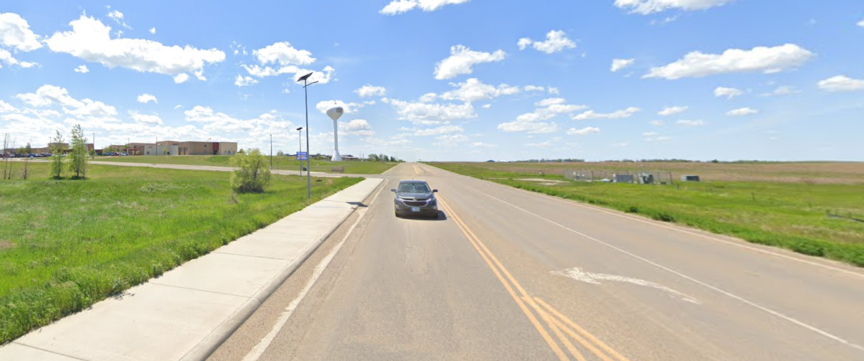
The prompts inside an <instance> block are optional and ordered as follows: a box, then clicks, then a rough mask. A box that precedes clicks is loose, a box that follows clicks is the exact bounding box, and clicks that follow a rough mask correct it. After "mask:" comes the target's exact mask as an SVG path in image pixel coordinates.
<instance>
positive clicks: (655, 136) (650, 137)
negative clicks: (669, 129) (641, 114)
mask: <svg viewBox="0 0 864 361" xmlns="http://www.w3.org/2000/svg"><path fill="white" fill-rule="evenodd" d="M670 139H672V137H669V136H664V135H660V133H657V132H645V133H642V140H644V141H646V142H663V141H667V140H670Z"/></svg>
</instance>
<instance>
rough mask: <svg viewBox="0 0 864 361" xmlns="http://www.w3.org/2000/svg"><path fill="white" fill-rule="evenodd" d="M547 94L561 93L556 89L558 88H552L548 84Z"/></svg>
mask: <svg viewBox="0 0 864 361" xmlns="http://www.w3.org/2000/svg"><path fill="white" fill-rule="evenodd" d="M549 94H552V95H558V94H561V92H560V91H559V90H558V88H553V87H551V86H550V87H549Z"/></svg>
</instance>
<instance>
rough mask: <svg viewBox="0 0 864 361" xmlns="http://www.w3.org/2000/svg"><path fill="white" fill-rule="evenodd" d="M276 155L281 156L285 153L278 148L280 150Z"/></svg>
mask: <svg viewBox="0 0 864 361" xmlns="http://www.w3.org/2000/svg"><path fill="white" fill-rule="evenodd" d="M276 155H277V156H279V157H281V156H283V155H285V153H282V151H281V150H280V151H278V152H276Z"/></svg>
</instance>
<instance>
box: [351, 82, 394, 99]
mask: <svg viewBox="0 0 864 361" xmlns="http://www.w3.org/2000/svg"><path fill="white" fill-rule="evenodd" d="M354 92H355V93H357V95H358V96H360V97H361V98H367V97H375V96H378V97H381V96H384V94H385V93H387V89H385V88H384V87H383V86H371V85H368V84H367V85H364V86H362V87H360V89H357V90H355V91H354Z"/></svg>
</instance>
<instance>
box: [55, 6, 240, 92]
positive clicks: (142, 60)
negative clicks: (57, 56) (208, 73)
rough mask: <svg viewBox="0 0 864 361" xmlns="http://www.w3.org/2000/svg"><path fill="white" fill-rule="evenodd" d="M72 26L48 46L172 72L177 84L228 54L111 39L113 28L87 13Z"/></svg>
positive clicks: (84, 56) (114, 62)
mask: <svg viewBox="0 0 864 361" xmlns="http://www.w3.org/2000/svg"><path fill="white" fill-rule="evenodd" d="M69 25H71V26H72V31H67V32H57V33H54V35H52V36H51V37H50V38H48V39H47V40H46V41H45V43H46V44H47V45H48V48H50V49H51V50H52V51H54V52H58V53H67V54H70V55H72V56H74V57H77V58H80V59H84V60H87V61H90V62H97V63H100V64H102V65H104V66H107V67H109V68H113V67H117V66H119V67H123V68H129V69H133V70H136V71H139V72H149V73H158V74H166V75H171V76H174V81H175V82H176V83H182V82H183V81H185V79H188V75H186V73H187V72H202V71H203V69H204V66H205V65H207V64H214V63H219V62H222V61H223V60H225V53H223V52H222V51H220V50H218V49H215V48H214V49H209V50H204V49H196V48H193V47H191V46H188V45H186V46H185V47H182V48H181V47H179V46H176V45H175V46H165V45H162V44H161V43H159V42H155V41H152V40H144V39H111V36H110V32H111V27H109V26H107V25H105V24H103V23H102V22H101V21H99V20H96V19H94V18H92V17H87V16H85V15H81V17H80V18H79V19H78V20H73V21H72V22H70V23H69ZM183 75H185V77H182V76H183ZM178 79H182V81H178Z"/></svg>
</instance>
